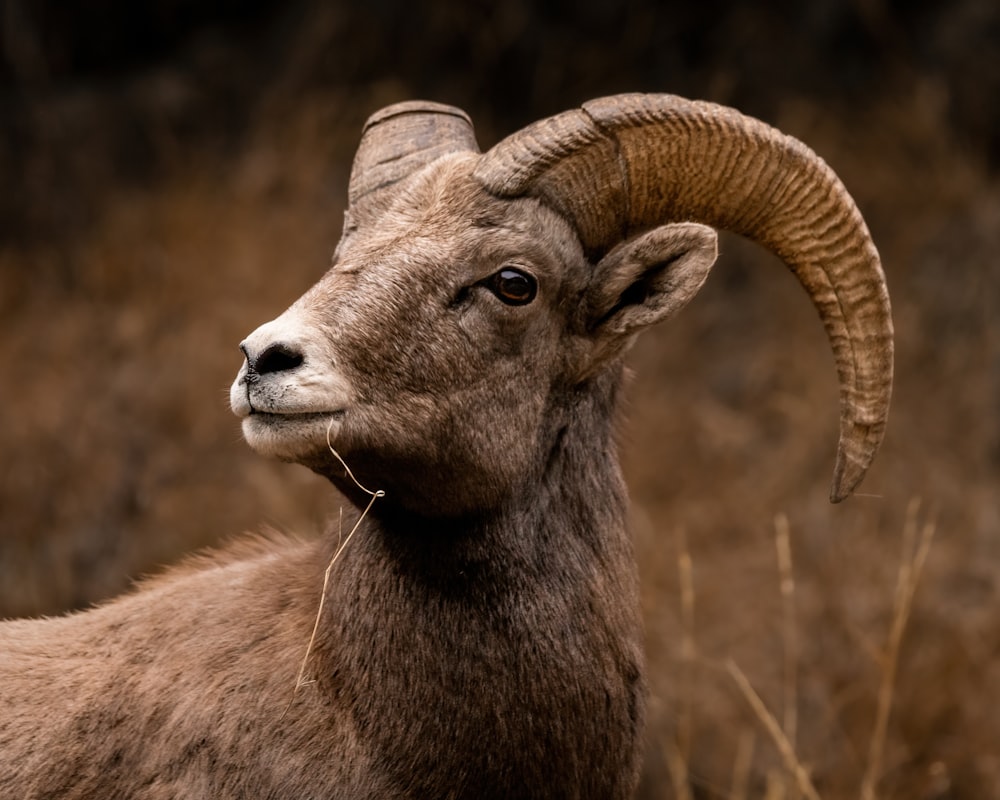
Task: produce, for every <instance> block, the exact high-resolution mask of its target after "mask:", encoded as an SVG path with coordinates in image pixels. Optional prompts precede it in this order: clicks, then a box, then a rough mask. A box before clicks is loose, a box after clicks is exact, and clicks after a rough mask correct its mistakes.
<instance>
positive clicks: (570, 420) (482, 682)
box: [0, 96, 891, 798]
mask: <svg viewBox="0 0 1000 800" xmlns="http://www.w3.org/2000/svg"><path fill="white" fill-rule="evenodd" d="M615 108H617V109H618V112H616V113H618V116H617V117H612V116H611V114H610V112H611V111H613V110H614V109H615ZM574 114H575V116H574ZM677 120H680V123H679V124H678V123H677ZM699 128H702V129H704V130H702V132H701V133H700V134H698V135H697V136H695V135H694V134H691V130H697V129H699ZM647 129H648V130H647ZM720 130H722V131H723V133H725V136H722V135H721V134H719V131H720ZM636 131H639V132H640V133H641V134H642V137H645V138H642V140H641V141H638V142H637V141H634V139H635V136H636ZM733 131H735V132H733ZM720 136H721V138H719V137H720ZM650 137H652V142H653V144H656V143H659V144H658V145H657V146H658V147H660V148H661V149H662V151H663V153H669V154H670V157H669V158H666V157H665V156H663V153H660V150H657V149H655V148H654V149H653V150H652V151H650V146H651V145H650ZM685 137H688V138H692V137H693V139H695V140H696V142H695V144H696V145H697V146H695V144H692V143H691V142H687V143H683V142H686V139H685ZM727 137H728V138H727ZM734 137H735V139H734ZM739 137H742V138H739ZM716 138H718V139H719V140H718V141H716ZM734 140H735V141H736V142H737V144H738V146H736V147H733V141H734ZM678 142H682V144H681V145H678ZM609 143H610V144H609ZM611 145H613V147H612V146H611ZM699 147H700V148H701V150H699V149H698V148H699ZM609 148H610V149H609ZM671 148H673V150H671ZM706 148H707V149H706ZM649 152H652V155H649ZM616 153H617V155H615V154H616ZM636 153H639V154H641V155H640V156H638V158H639V159H640V160H642V163H643V164H644V165H645V166H643V167H642V169H641V170H640V169H638V168H637V166H636V164H638V163H639V162H636V161H635V157H636ZM657 153H660V155H657ZM734 154H735V155H734ZM574 159H576V160H574ZM713 159H714V161H713ZM741 159H742V160H741ZM646 162H649V163H648V164H646ZM702 162H705V163H704V164H703V163H702ZM595 164H596V165H597V166H596V167H595ZM720 164H721V165H722V166H720ZM761 164H763V165H764V166H763V167H761V166H760V165H761ZM775 164H777V166H773V165H775ZM601 165H604V166H603V167H602V166H601ZM692 165H694V166H692ZM706 165H707V166H706ZM769 165H772V166H769ZM602 169H604V170H605V172H606V173H607V174H604V173H602V172H601V170H602ZM643 170H645V171H643ZM581 175H582V176H583V178H581ZM727 176H728V177H727ZM737 179H739V180H737ZM616 181H617V182H621V183H620V184H619V183H616ZM657 181H662V183H663V186H662V187H661V186H660V185H659V184H658V183H657ZM633 184H634V185H635V186H644V187H645V188H644V189H643V190H642V191H639V190H638V189H635V188H634V187H633V188H629V186H632V185H633ZM689 184H696V186H695V187H694V188H691V186H690V185H689ZM588 187H589V188H588ZM616 187H617V188H616ZM622 187H624V188H622ZM583 195H586V197H584V198H583V199H581V197H582V196H583ZM657 197H658V198H659V199H656V198H657ZM803 209H804V210H803ZM688 219H696V220H699V222H687V221H686V220H688ZM700 222H706V223H709V224H712V225H724V226H726V227H731V228H734V229H736V230H738V231H739V232H742V233H745V234H746V235H749V236H751V237H752V238H755V239H757V240H758V241H761V242H763V243H765V244H767V245H768V246H770V247H772V248H773V249H774V250H775V251H776V252H778V253H779V254H780V255H782V257H783V258H785V260H786V261H787V262H788V263H789V265H790V266H791V267H792V268H793V270H795V272H796V274H797V275H798V276H799V278H800V281H801V282H802V284H803V286H804V287H805V288H806V289H807V291H808V293H809V294H810V296H811V297H812V299H813V302H814V303H815V304H816V306H817V308H818V309H819V310H820V313H821V315H822V316H823V319H824V322H825V324H826V326H827V329H828V332H829V334H830V338H831V343H832V345H833V348H834V352H835V354H836V356H837V359H838V370H839V373H840V377H841V385H842V401H843V402H842V409H843V415H842V443H841V454H840V458H839V460H838V467H837V473H836V479H835V489H834V495H835V497H836V498H837V499H839V498H840V497H842V496H844V495H846V494H847V493H849V492H850V490H851V489H852V488H853V486H854V485H855V484H856V483H857V481H859V480H860V478H861V476H862V475H863V473H864V470H865V468H866V467H867V465H868V463H869V462H870V460H871V458H872V456H873V455H874V452H875V448H876V447H877V445H878V442H879V440H880V438H881V432H882V427H883V426H884V421H885V413H886V408H887V403H888V393H889V384H890V379H891V326H890V322H889V315H888V302H887V297H886V295H885V290H884V284H883V283H882V278H881V271H880V268H879V264H878V258H877V255H876V254H875V251H874V248H873V247H872V246H871V243H870V240H869V239H868V236H867V231H866V230H865V229H864V224H863V222H861V220H860V217H859V216H858V215H857V211H856V209H854V206H853V204H852V203H851V201H850V199H849V198H848V197H847V195H846V193H844V192H843V188H842V187H840V185H839V182H837V181H836V178H835V177H833V176H832V173H830V172H829V170H828V169H827V168H826V167H825V165H823V164H822V162H819V161H818V159H816V157H815V156H813V155H812V154H811V153H809V151H807V150H806V149H805V148H804V147H803V146H802V145H800V144H799V143H797V142H794V141H793V140H789V139H787V138H786V137H782V136H781V134H778V133H777V132H775V131H773V130H771V129H769V128H766V127H765V126H763V125H761V124H760V123H755V122H753V121H750V120H746V119H745V118H743V117H739V116H738V115H736V114H735V113H734V112H729V111H726V110H722V109H718V108H716V107H714V106H707V105H704V104H690V103H687V102H686V101H681V100H679V99H677V98H669V97H652V98H645V97H636V96H627V97H621V98H612V99H610V100H606V101H599V102H597V103H595V104H591V105H589V106H588V107H587V110H586V112H582V115H581V112H571V113H570V114H567V115H562V116H560V117H556V118H553V119H552V120H548V121H545V122H543V123H540V124H539V125H537V126H533V127H532V128H529V129H527V130H526V131H522V132H521V133H520V134H515V136H513V137H511V138H510V139H509V140H507V141H505V142H504V143H501V144H500V145H498V146H497V147H496V148H494V150H492V151H490V152H489V153H487V154H485V155H482V156H480V155H479V154H478V153H477V152H476V150H475V145H474V140H473V139H472V137H471V129H468V125H467V120H466V119H465V118H464V115H462V114H461V112H458V111H456V110H455V109H448V108H444V107H440V106H434V105H412V104H406V105H402V106H397V107H393V108H391V109H389V110H387V111H385V112H382V113H381V114H380V115H376V116H375V117H374V118H373V119H372V121H371V122H370V123H369V126H368V128H367V129H366V134H365V139H364V141H363V144H362V147H361V149H360V150H359V154H358V157H357V159H356V161H355V167H354V172H353V173H352V181H351V207H350V209H349V212H348V219H347V225H346V228H345V236H344V239H343V240H342V242H341V245H340V247H339V248H338V253H337V256H336V258H335V263H334V265H333V267H332V268H331V270H330V271H329V273H328V274H327V275H326V276H325V277H324V279H323V280H322V281H321V282H320V283H319V284H317V285H316V287H314V288H313V289H312V290H310V291H309V292H307V293H306V294H305V295H304V296H303V297H302V298H301V299H300V300H299V301H298V302H297V303H296V304H295V305H293V306H292V308H290V309H289V310H288V311H286V312H285V313H284V314H283V315H281V316H280V317H279V318H278V319H276V320H274V321H273V322H271V323H268V324H266V325H264V326H261V327H260V328H259V329H257V330H256V331H255V332H254V333H253V334H251V336H250V337H248V338H247V340H246V341H245V342H244V343H243V345H242V348H243V352H244V354H245V356H246V361H245V363H244V365H243V368H242V369H241V371H240V374H239V376H238V377H237V380H236V382H235V383H234V385H233V389H232V395H231V402H232V406H233V410H234V411H235V412H236V413H237V415H239V416H240V417H241V418H242V419H243V430H244V434H245V436H246V438H247V440H248V441H249V442H250V444H251V445H252V446H254V447H255V448H256V449H257V450H259V451H260V452H263V453H267V454H270V455H275V456H278V457H280V458H283V459H286V460H291V461H298V462H300V463H303V464H306V465H308V466H309V467H311V468H312V469H314V470H316V471H317V472H320V473H321V474H324V475H326V476H328V477H329V478H330V479H331V480H332V481H333V482H334V483H335V484H336V485H337V486H338V488H340V489H341V491H342V492H343V493H344V494H345V496H346V497H347V498H349V500H350V501H351V502H352V503H353V505H354V506H355V507H356V508H353V509H351V510H350V511H349V513H348V514H347V515H346V517H345V519H344V520H342V521H338V523H337V524H336V525H334V526H333V527H332V528H331V530H329V531H328V533H327V535H326V536H325V537H324V538H323V539H321V540H320V541H317V542H310V543H307V542H299V541H295V540H290V539H282V538H280V537H272V538H269V539H268V538H262V539H256V540H252V541H249V542H246V543H243V544H238V545H235V546H234V547H233V548H231V549H230V550H229V551H226V552H222V553H219V554H215V555H209V556H204V557H201V558H200V559H198V560H195V561H192V562H190V563H189V564H187V565H185V566H182V567H180V568H177V569H175V570H173V571H172V572H168V573H167V574H166V575H164V576H162V577H160V578H158V579H156V580H153V581H149V582H146V583H144V584H142V585H140V586H139V587H138V588H137V589H136V590H135V591H134V592H133V593H131V594H129V595H127V596H125V597H123V598H121V599H119V600H117V601H114V602H112V603H109V604H108V605H105V606H103V607H101V608H98V609H95V610H93V611H90V612H86V613H83V614H77V615H72V616H68V617H65V618H60V619H50V620H37V621H15V622H7V623H3V624H2V625H0V787H2V789H3V792H6V793H7V794H9V795H10V796H12V797H50V796H52V797H54V796H58V797H61V798H70V797H98V796H101V797H135V798H160V797H163V798H167V797H212V798H227V797H275V798H278V797H290V798H291V797H295V798H311V797H316V798H319V797H340V798H394V797H400V798H402V797H470V798H472V797H474V798H489V797H497V798H509V797H536V798H541V797H593V798H622V797H627V796H628V795H629V794H630V792H631V791H632V788H633V787H634V784H635V781H636V778H637V775H638V753H639V749H640V746H639V743H640V739H641V726H642V720H643V707H644V691H643V660H642V649H641V625H640V621H639V612H638V598H637V586H636V567H635V562H634V559H633V556H632V552H631V546H630V542H629V538H628V535H627V532H626V529H625V517H626V496H625V491H624V487H623V484H622V480H621V476H620V472H619V468H618V460H617V454H616V447H615V441H614V432H615V424H616V419H617V406H618V394H619V391H620V386H621V378H622V371H623V366H622V363H623V362H622V358H623V354H624V352H625V351H626V350H627V348H628V346H629V344H630V343H631V341H632V339H633V338H634V335H635V334H636V333H637V332H638V331H639V330H640V329H641V328H642V327H644V326H646V325H648V324H650V323H652V322H655V321H657V320H659V319H662V318H665V317H667V316H669V315H670V314H672V313H673V312H674V311H676V310H677V309H678V308H680V307H681V306H683V305H684V303H685V302H686V301H687V300H688V299H689V298H690V297H691V296H692V295H693V294H694V293H695V292H696V291H697V289H698V287H699V286H700V285H701V283H702V281H703V280H704V279H705V276H706V275H707V272H708V270H709V268H710V267H711V264H712V263H713V261H714V259H715V233H714V231H713V230H712V229H711V228H709V227H706V226H705V225H703V224H700ZM828 262H829V263H828ZM331 444H332V445H333V446H334V447H336V450H337V451H338V452H339V453H340V455H342V456H343V457H344V459H345V460H346V462H347V463H348V464H349V465H350V467H351V469H352V470H353V472H354V473H355V474H356V478H357V480H360V482H361V483H362V484H366V485H368V486H370V487H371V488H372V489H379V490H382V491H384V493H385V494H384V497H382V498H380V499H379V500H378V501H377V502H376V503H375V504H374V505H373V506H372V507H371V509H370V512H369V513H368V514H367V515H366V516H364V518H363V519H362V520H361V522H360V525H359V527H358V529H357V531H356V533H355V534H354V536H353V537H352V539H351V541H350V542H349V545H348V546H347V547H346V548H345V549H344V550H343V552H342V554H341V555H340V557H339V558H338V560H337V561H336V564H335V566H334V567H333V569H332V571H331V574H330V580H329V584H328V586H327V588H326V590H325V594H324V590H323V586H324V570H325V569H326V568H327V565H328V564H329V563H330V560H331V558H332V556H333V553H334V551H335V549H336V547H337V546H338V543H339V542H340V540H341V538H342V537H343V535H344V534H345V533H346V532H347V531H348V530H349V529H350V528H351V527H353V524H354V521H355V520H356V519H357V518H358V517H359V516H361V510H362V509H364V508H365V507H366V506H367V505H368V499H369V498H368V495H366V494H365V492H364V491H363V490H362V489H360V488H359V485H358V484H357V483H356V479H355V478H354V477H352V476H350V475H349V474H348V473H347V472H346V471H345V469H344V468H343V466H342V464H341V461H340V460H339V457H338V456H337V455H336V454H334V453H333V447H331ZM321 595H322V596H323V600H322V614H321V616H320V617H319V619H318V624H317V625H316V629H315V638H314V639H312V637H313V626H314V623H316V621H317V610H318V609H319V608H320V606H321ZM311 639H312V641H311ZM310 642H311V644H310ZM307 644H310V647H309V651H308V652H309V656H308V660H307V661H306V663H305V672H304V675H305V678H306V680H304V681H303V682H301V683H299V682H298V676H299V672H300V664H301V663H302V659H303V656H304V655H305V654H306V649H307ZM3 796H6V794H5V795H3Z"/></svg>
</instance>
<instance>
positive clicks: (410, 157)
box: [345, 100, 479, 232]
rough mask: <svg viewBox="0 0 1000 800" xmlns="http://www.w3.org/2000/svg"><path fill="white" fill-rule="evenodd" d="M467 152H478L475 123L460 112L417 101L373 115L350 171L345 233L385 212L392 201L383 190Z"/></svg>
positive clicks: (363, 131)
mask: <svg viewBox="0 0 1000 800" xmlns="http://www.w3.org/2000/svg"><path fill="white" fill-rule="evenodd" d="M462 150H471V151H472V152H475V153H478V152H479V145H478V144H476V137H475V134H474V133H473V130H472V122H471V121H470V120H469V117H468V116H467V115H466V113H465V112H464V111H462V110H461V109H458V108H454V107H453V106H446V105H442V104H440V103H431V102H426V101H420V100H416V101H410V102H406V103H396V104H395V105H391V106H387V107H386V108H383V109H382V110H381V111H378V112H376V113H375V114H372V116H370V117H369V118H368V121H367V122H366V123H365V127H364V129H363V130H362V134H361V143H360V144H359V145H358V152H357V154H356V155H355V156H354V165H353V166H352V168H351V182H350V186H349V188H348V201H349V207H348V215H349V221H348V224H347V225H345V232H347V231H350V230H351V229H352V228H354V227H358V226H363V225H364V224H365V223H366V222H367V221H368V220H369V219H371V218H372V217H374V216H376V215H377V214H378V213H379V212H380V211H382V210H383V206H384V205H385V204H386V203H387V202H388V200H389V198H390V196H391V192H390V193H386V192H384V191H382V190H383V189H385V188H386V187H389V186H391V185H392V184H394V183H398V182H399V181H400V180H402V179H403V178H405V177H407V176H408V175H410V174H412V173H414V172H416V171H417V170H419V169H420V168H421V167H424V166H426V165H427V164H430V163H431V162H432V161H436V160H437V159H439V158H440V157H441V156H443V155H447V154H448V153H454V152H458V151H462Z"/></svg>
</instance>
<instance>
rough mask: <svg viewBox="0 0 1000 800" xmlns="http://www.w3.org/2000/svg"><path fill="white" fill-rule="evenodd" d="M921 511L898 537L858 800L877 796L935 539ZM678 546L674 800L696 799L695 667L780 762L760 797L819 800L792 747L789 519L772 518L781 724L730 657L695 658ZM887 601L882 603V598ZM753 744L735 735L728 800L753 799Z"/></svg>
mask: <svg viewBox="0 0 1000 800" xmlns="http://www.w3.org/2000/svg"><path fill="white" fill-rule="evenodd" d="M919 509H920V503H919V501H917V500H914V501H912V502H911V503H910V505H909V507H908V509H907V518H906V524H905V526H904V528H903V537H902V539H903V547H902V555H901V558H900V563H899V572H898V576H897V581H896V591H895V596H894V598H893V602H892V615H891V623H890V627H889V631H888V634H887V637H886V642H885V645H884V647H883V648H881V649H880V650H879V652H877V653H875V654H874V655H875V658H876V661H877V664H878V675H879V678H878V690H877V692H876V693H875V695H874V696H875V711H874V722H873V723H872V729H871V734H870V740H869V746H868V754H867V760H866V763H865V767H864V771H863V774H862V776H861V778H860V782H859V786H858V790H857V796H858V797H860V798H861V799H862V800H878V798H879V797H880V796H881V795H880V794H879V792H878V785H879V782H880V780H881V777H882V772H883V759H884V751H885V746H886V738H887V735H888V731H889V715H890V712H891V709H892V703H893V696H894V690H895V685H896V678H897V673H898V668H899V663H900V654H901V651H902V643H903V635H904V633H905V631H906V626H907V622H908V620H909V618H910V614H911V612H912V609H913V600H914V596H915V594H916V591H917V587H918V585H919V583H920V578H921V575H922V573H923V570H924V567H925V566H926V563H927V559H928V556H929V554H930V551H931V543H932V541H933V538H934V532H935V523H934V522H933V521H932V520H931V521H925V522H923V523H921V522H920V519H919ZM918 531H919V533H918ZM677 541H678V555H677V562H678V574H679V592H680V606H681V612H680V616H681V620H682V629H683V634H682V639H681V650H680V665H679V670H678V677H677V685H678V687H679V688H678V700H677V702H678V707H677V709H676V719H677V727H676V739H675V740H674V741H668V742H667V743H666V745H665V747H664V756H665V761H666V765H667V770H668V772H669V774H670V783H671V786H672V790H673V796H674V797H677V798H692V797H694V796H695V789H696V786H695V785H694V783H693V782H692V778H691V771H690V769H689V763H688V762H689V758H690V754H691V749H690V748H691V741H692V731H693V725H694V719H693V715H692V705H693V703H694V698H695V695H696V692H697V685H698V683H699V681H697V680H696V679H695V674H694V672H695V669H696V668H697V667H698V666H699V665H700V667H701V669H702V672H703V677H704V678H706V679H707V680H709V681H718V680H720V676H725V677H728V678H729V679H730V680H731V681H732V684H733V685H734V686H735V688H736V689H737V691H738V693H739V695H740V696H741V697H742V698H743V699H744V700H745V702H746V704H747V706H748V707H749V708H750V710H751V711H752V713H753V716H754V718H755V719H756V720H757V722H758V724H759V725H760V727H761V728H762V729H763V731H764V733H765V734H766V735H767V738H768V739H769V740H770V741H771V744H772V745H773V747H774V749H775V750H776V752H777V753H778V755H779V757H780V763H781V765H782V767H783V771H777V770H770V771H768V772H767V773H766V775H765V776H764V780H763V782H762V785H763V787H764V789H763V792H762V796H763V797H765V798H797V797H805V798H807V800H821V794H820V792H819V791H818V790H817V788H816V786H815V785H814V784H813V781H812V778H811V775H810V773H811V768H810V767H809V765H808V760H806V757H805V756H803V755H802V754H800V752H799V751H798V750H797V747H796V731H797V728H798V690H797V685H798V677H797V675H798V644H797V643H798V637H799V634H798V622H797V620H796V614H795V578H794V573H793V570H792V555H791V536H790V529H789V524H788V519H787V518H786V517H785V516H784V515H783V514H779V515H778V516H777V517H776V519H775V544H776V550H777V554H778V559H777V562H778V577H779V593H780V595H781V616H782V621H781V632H782V641H783V645H784V647H783V656H784V657H783V680H782V704H783V713H782V721H781V722H779V720H778V718H777V716H776V715H775V714H774V713H773V712H772V711H771V710H770V709H769V708H768V706H767V704H766V703H765V702H764V700H763V699H762V698H761V696H760V695H759V694H758V692H757V691H756V690H755V689H754V687H753V684H752V683H751V681H750V679H749V678H748V677H747V675H746V673H745V672H744V671H743V670H742V669H741V668H740V666H739V665H738V664H737V663H736V662H735V661H734V660H733V659H732V658H725V659H724V660H723V662H722V663H721V665H720V663H719V662H718V661H715V660H712V659H707V658H699V657H697V655H696V653H697V649H696V644H695V634H694V603H695V597H694V588H693V581H692V561H691V555H690V553H689V551H688V548H687V544H686V541H685V537H684V535H683V532H679V534H678V536H677ZM886 600H887V601H888V597H887V598H886ZM703 724H704V725H712V724H713V723H712V721H711V720H707V721H705V722H704V723H703ZM754 743H755V739H754V737H753V734H752V732H750V731H747V730H745V729H744V730H741V731H740V732H739V734H738V737H737V742H736V750H735V752H736V756H735V759H734V763H733V768H732V780H731V783H730V790H729V792H728V794H726V795H725V796H726V797H728V798H730V800H737V799H738V798H747V797H750V796H752V794H751V792H750V788H749V787H750V784H751V774H752V763H753V750H754ZM702 788H707V787H702Z"/></svg>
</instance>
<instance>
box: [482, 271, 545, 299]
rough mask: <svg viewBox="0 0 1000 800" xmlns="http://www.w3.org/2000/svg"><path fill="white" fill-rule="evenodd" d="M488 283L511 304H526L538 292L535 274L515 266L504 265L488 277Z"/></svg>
mask: <svg viewBox="0 0 1000 800" xmlns="http://www.w3.org/2000/svg"><path fill="white" fill-rule="evenodd" d="M486 285H487V286H488V287H489V289H490V291H491V292H493V294H495V295H496V296H497V297H498V298H500V300H502V301H503V302H504V303H506V304H507V305H509V306H525V305H527V304H528V303H530V302H531V301H532V300H534V299H535V295H536V294H538V283H537V282H536V281H535V278H534V276H533V275H529V274H528V273H527V272H524V271H523V270H520V269H515V268H514V267H504V268H503V269H502V270H500V271H499V272H495V273H494V274H492V275H491V276H490V277H489V278H487V279H486Z"/></svg>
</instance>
